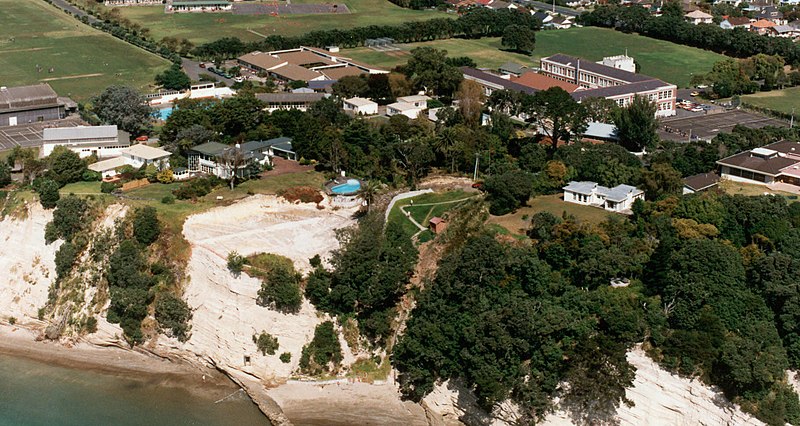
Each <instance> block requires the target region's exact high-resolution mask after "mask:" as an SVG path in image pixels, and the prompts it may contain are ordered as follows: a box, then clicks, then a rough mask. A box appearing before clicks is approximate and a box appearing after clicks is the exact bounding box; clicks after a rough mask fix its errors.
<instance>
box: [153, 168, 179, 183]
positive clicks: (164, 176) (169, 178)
mask: <svg viewBox="0 0 800 426" xmlns="http://www.w3.org/2000/svg"><path fill="white" fill-rule="evenodd" d="M156 179H157V180H158V181H159V182H161V183H172V182H173V181H175V175H174V174H173V173H172V169H164V170H162V171H160V172H158V174H156Z"/></svg>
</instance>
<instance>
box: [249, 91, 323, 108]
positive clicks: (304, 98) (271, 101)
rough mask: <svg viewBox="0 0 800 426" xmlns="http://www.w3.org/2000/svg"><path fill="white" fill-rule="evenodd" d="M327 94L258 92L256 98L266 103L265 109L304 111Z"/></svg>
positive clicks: (312, 92)
mask: <svg viewBox="0 0 800 426" xmlns="http://www.w3.org/2000/svg"><path fill="white" fill-rule="evenodd" d="M327 96H329V95H327V94H325V93H316V92H314V91H313V90H312V91H311V93H291V92H279V93H258V94H256V98H257V99H258V100H260V101H262V102H264V103H266V104H267V107H266V108H265V110H266V111H269V112H272V111H277V110H285V109H296V110H300V111H306V110H307V109H308V108H309V107H311V105H312V104H314V102H319V101H321V100H322V99H324V98H325V97H327Z"/></svg>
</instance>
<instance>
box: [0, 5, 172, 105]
mask: <svg viewBox="0 0 800 426" xmlns="http://www.w3.org/2000/svg"><path fill="white" fill-rule="evenodd" d="M0 9H2V10H3V19H2V23H3V25H2V26H0V63H2V72H0V76H2V83H3V85H4V86H17V85H25V84H36V83H41V82H45V83H49V84H50V85H51V86H52V87H53V89H55V91H56V92H58V94H59V95H61V96H69V97H71V98H73V99H75V100H78V101H81V100H86V99H88V98H89V97H91V96H93V95H95V94H98V93H100V92H101V91H102V90H103V89H105V88H106V87H107V86H110V85H112V84H124V85H130V86H134V87H137V88H139V89H146V88H147V86H148V85H149V84H150V83H151V82H152V80H153V77H154V76H155V74H157V73H158V72H160V71H161V70H163V69H165V68H166V67H167V65H168V62H167V61H166V60H164V59H162V58H160V57H158V56H156V55H153V54H150V53H147V52H145V51H144V50H141V49H138V48H136V47H133V46H131V45H129V44H127V43H125V42H123V41H121V40H118V39H116V38H114V37H112V36H110V35H108V34H105V33H103V32H101V31H99V30H95V29H93V28H91V27H89V26H87V25H84V24H82V23H80V22H79V21H78V20H76V19H74V18H72V17H70V16H67V15H66V14H64V13H63V12H61V11H60V10H58V9H56V8H55V7H53V6H50V5H48V4H47V3H45V2H43V1H39V0H30V1H15V0H0ZM12 39H13V41H12ZM37 64H38V65H40V66H41V67H42V68H43V70H42V72H37V70H36V65H37ZM51 67H52V68H53V72H52V73H50V72H48V70H49V69H50V68H51Z"/></svg>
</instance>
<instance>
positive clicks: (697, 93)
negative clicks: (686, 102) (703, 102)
mask: <svg viewBox="0 0 800 426" xmlns="http://www.w3.org/2000/svg"><path fill="white" fill-rule="evenodd" d="M689 94H690V95H692V96H700V92H697V91H694V92H692V93H689Z"/></svg>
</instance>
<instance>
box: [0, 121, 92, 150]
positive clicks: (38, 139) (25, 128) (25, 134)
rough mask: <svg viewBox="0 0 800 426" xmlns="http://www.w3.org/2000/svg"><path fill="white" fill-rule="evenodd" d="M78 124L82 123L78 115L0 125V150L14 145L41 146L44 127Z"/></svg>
mask: <svg viewBox="0 0 800 426" xmlns="http://www.w3.org/2000/svg"><path fill="white" fill-rule="evenodd" d="M79 124H82V121H81V119H80V117H77V116H73V117H68V118H65V119H63V120H57V121H45V122H41V123H30V124H23V125H21V126H7V127H0V151H8V150H11V149H14V147H16V146H21V147H23V148H38V147H40V146H42V131H43V130H44V129H45V128H47V127H70V126H77V125H79Z"/></svg>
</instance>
